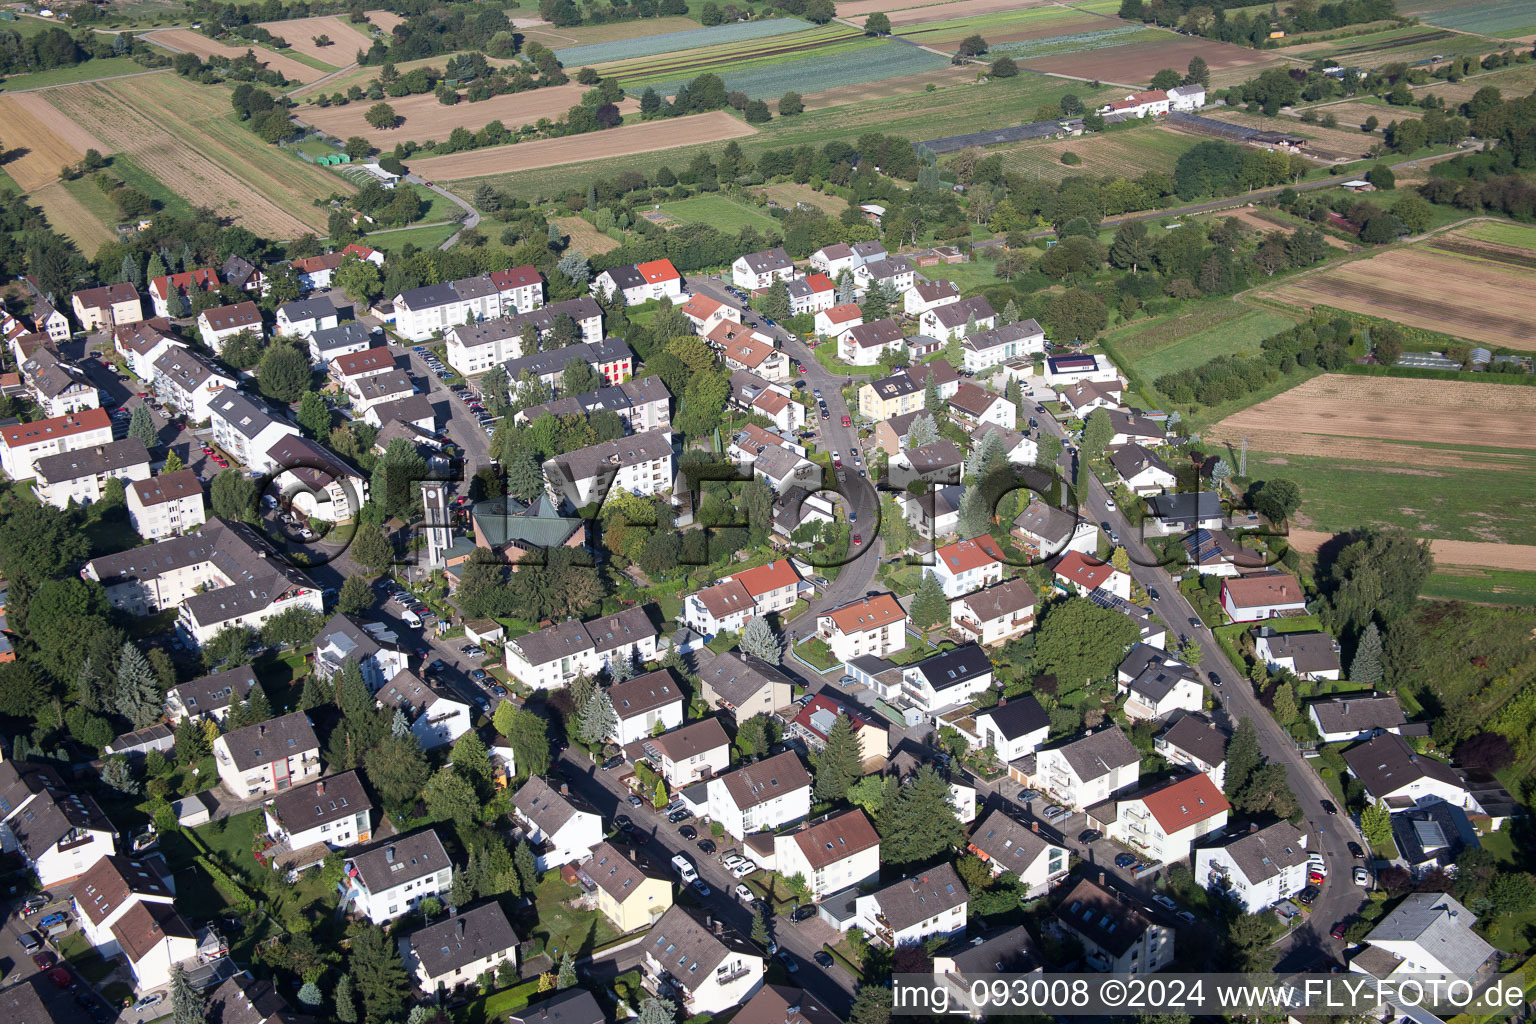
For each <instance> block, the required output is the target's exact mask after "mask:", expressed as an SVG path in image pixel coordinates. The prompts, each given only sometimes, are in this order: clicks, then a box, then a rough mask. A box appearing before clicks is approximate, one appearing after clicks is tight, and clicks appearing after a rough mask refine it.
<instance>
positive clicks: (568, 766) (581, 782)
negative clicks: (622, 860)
mask: <svg viewBox="0 0 1536 1024" xmlns="http://www.w3.org/2000/svg"><path fill="white" fill-rule="evenodd" d="M559 767H560V768H561V769H563V771H564V775H565V777H566V778H568V779H569V780H570V781H569V785H570V788H571V792H572V793H573V794H575V795H577V796H580V797H581V798H582V799H584V800H585V801H586V802H587V803H589V804H591V805H592V808H593V810H595V811H596V812H597V813H598V814H600V815H602V817H603V819H604V820H605V821H607V822H612V821H613V820H614V819H615V818H616V817H617V816H618V815H620V814H626V815H628V816H629V817H630V819H631V820H633V821H634V823H635V831H637V832H644V833H645V834H646V835H648V836H650V841H649V842H648V843H646V844H645V845H644V846H641V847H639V849H638V854H639V856H641V857H643V858H645V859H646V860H648V861H649V862H650V863H651V865H652V867H653V868H654V869H655V870H656V871H657V872H659V873H660V874H661V875H663V876H665V877H667V878H671V879H673V880H675V879H676V877H677V872H676V871H675V870H674V869H673V867H672V863H671V861H672V858H673V856H675V855H676V854H682V855H684V856H686V857H687V858H688V859H689V860H690V861H692V862H693V866H694V868H695V869H696V870H697V871H698V872H699V876H700V877H701V878H703V880H704V882H705V883H706V884H707V885H708V886H709V889H710V894H709V896H707V897H702V898H701V897H699V895H698V893H697V892H694V891H693V890H691V889H689V888H688V887H687V886H683V885H681V883H678V884H679V889H680V890H681V891H683V892H686V893H687V896H685V897H684V900H688V901H692V902H694V903H700V904H702V905H703V907H704V911H705V913H708V914H711V915H713V916H714V917H716V918H718V919H720V920H722V921H724V922H725V923H726V924H727V925H729V926H730V927H732V928H735V929H736V930H737V931H739V932H740V933H741V934H742V935H743V936H748V935H750V934H751V931H752V912H751V911H750V910H749V909H748V908H747V906H746V905H745V904H744V903H742V902H741V901H740V900H738V899H737V898H736V897H735V896H734V895H733V891H734V890H735V888H736V886H737V885H738V884H740V882H741V879H737V878H734V877H732V875H731V873H730V872H729V871H727V870H725V868H723V867H721V866H720V858H721V856H723V855H724V854H725V853H726V852H727V851H729V850H731V849H732V848H733V847H734V846H735V845H736V843H735V841H734V840H732V838H731V837H730V836H729V835H724V836H721V837H720V838H719V839H716V840H714V843H715V846H716V848H717V849H716V851H715V853H713V854H706V853H703V852H702V851H700V850H699V848H698V846H697V845H696V842H690V841H689V840H686V839H684V838H683V837H682V836H681V835H679V834H678V829H679V828H680V827H681V824H679V825H674V824H672V823H671V822H669V821H667V819H666V817H665V816H664V815H662V814H660V813H658V812H657V811H655V810H654V809H652V808H651V807H650V806H648V805H646V806H641V807H632V806H630V804H629V803H628V797H629V794H628V792H627V791H626V790H625V789H624V788H623V787H622V786H621V785H620V784H619V780H618V779H617V778H616V777H615V774H613V773H607V772H602V771H599V770H598V769H597V768H596V767H595V766H593V765H592V764H591V762H590V761H589V760H588V759H587V758H586V757H585V756H584V755H583V754H582V752H581V751H579V750H577V749H576V748H574V747H572V748H570V749H567V750H566V751H564V752H563V753H562V754H561V755H560V759H559ZM684 824H686V823H684ZM693 824H694V825H695V827H697V824H698V823H697V822H694V823H693ZM707 834H708V833H707V831H705V832H701V837H703V836H707ZM616 842H617V841H616ZM619 845H621V846H622V844H619ZM830 932H831V929H830V928H829V927H828V926H827V925H826V924H825V923H824V922H822V921H820V920H818V919H814V918H813V919H811V920H809V921H803V922H800V923H798V924H795V923H792V922H791V921H790V920H789V918H788V917H772V918H770V921H769V934H770V935H771V936H772V937H773V939H774V941H775V942H777V943H778V945H779V950H780V951H781V952H783V953H787V954H788V956H789V958H790V959H791V961H792V962H793V963H794V964H795V965H796V967H797V968H798V969H797V970H796V971H795V973H794V974H793V975H792V976H790V977H789V979H788V983H789V984H792V985H797V986H799V987H801V988H804V989H806V990H807V991H809V992H810V993H811V994H812V995H814V996H816V998H818V999H820V1000H822V1002H823V1005H825V1006H827V1007H828V1008H829V1009H831V1010H833V1011H834V1012H836V1013H838V1014H839V1015H840V1016H844V1017H846V1016H847V1011H848V1009H849V1007H850V1006H852V1004H853V992H854V978H853V976H852V975H851V974H849V973H848V971H847V970H846V969H845V968H844V967H842V966H841V965H834V966H833V967H829V968H824V967H818V966H816V964H815V963H814V962H813V961H812V960H811V956H812V954H814V953H815V952H816V951H817V950H818V949H820V948H821V947H822V944H823V943H824V942H825V940H826V938H827V937H828V935H829V933H830ZM768 970H769V973H770V975H772V974H773V973H775V972H778V973H781V974H782V972H783V971H784V967H783V965H782V963H779V962H778V959H777V958H776V957H770V958H769V961H768Z"/></svg>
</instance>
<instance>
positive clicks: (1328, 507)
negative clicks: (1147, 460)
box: [1248, 443, 1536, 544]
mask: <svg viewBox="0 0 1536 1024" xmlns="http://www.w3.org/2000/svg"><path fill="white" fill-rule="evenodd" d="M1393 447H1394V448H1397V449H1400V450H1401V452H1402V457H1401V458H1400V459H1393V460H1391V461H1390V462H1383V460H1382V459H1380V458H1369V459H1355V458H1350V457H1348V456H1347V455H1346V454H1344V453H1342V452H1341V454H1340V455H1339V456H1338V457H1334V458H1325V457H1321V456H1308V455H1290V454H1287V455H1271V454H1268V453H1264V452H1254V451H1250V452H1249V455H1248V469H1249V475H1250V476H1253V477H1255V478H1258V479H1262V478H1264V477H1265V476H1284V477H1289V478H1290V479H1292V480H1294V481H1296V483H1298V484H1299V485H1301V490H1302V503H1301V516H1302V518H1303V519H1304V520H1305V521H1304V522H1302V523H1299V524H1298V525H1301V526H1304V527H1305V528H1307V529H1313V530H1327V531H1331V532H1340V531H1343V530H1348V529H1351V528H1353V527H1356V526H1361V525H1364V524H1366V523H1379V524H1382V525H1389V526H1401V527H1403V528H1405V529H1407V530H1409V531H1411V532H1412V533H1414V534H1415V535H1417V536H1425V537H1440V538H1444V539H1446V540H1465V541H1489V540H1499V541H1502V542H1504V543H1506V544H1536V523H1533V522H1532V520H1531V518H1530V509H1531V507H1532V506H1533V503H1536V472H1532V468H1533V467H1532V465H1531V462H1530V459H1531V455H1530V453H1529V452H1513V451H1510V452H1505V451H1498V450H1488V449H1477V448H1462V449H1459V451H1460V452H1461V453H1462V461H1463V462H1464V463H1465V465H1461V466H1447V465H1441V464H1439V463H1440V461H1441V460H1440V459H1439V458H1437V456H1439V455H1440V452H1439V451H1438V450H1436V449H1438V448H1439V446H1437V445H1431V444H1423V445H1414V444H1407V443H1404V444H1400V445H1393Z"/></svg>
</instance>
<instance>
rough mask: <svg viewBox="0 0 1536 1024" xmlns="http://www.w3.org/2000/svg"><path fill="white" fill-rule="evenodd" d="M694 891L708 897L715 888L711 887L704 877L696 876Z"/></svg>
mask: <svg viewBox="0 0 1536 1024" xmlns="http://www.w3.org/2000/svg"><path fill="white" fill-rule="evenodd" d="M693 891H694V892H696V893H698V894H699V895H700V896H704V897H708V896H709V895H710V894H711V893H712V892H714V890H713V889H711V888H710V887H709V884H708V883H707V882H705V881H704V879H702V878H695V879H694V880H693Z"/></svg>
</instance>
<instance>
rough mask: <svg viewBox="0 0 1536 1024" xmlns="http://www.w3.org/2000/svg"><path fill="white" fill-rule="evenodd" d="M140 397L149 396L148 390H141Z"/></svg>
mask: <svg viewBox="0 0 1536 1024" xmlns="http://www.w3.org/2000/svg"><path fill="white" fill-rule="evenodd" d="M139 397H140V398H148V397H149V392H148V391H140V392H139Z"/></svg>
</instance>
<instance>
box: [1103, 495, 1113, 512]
mask: <svg viewBox="0 0 1536 1024" xmlns="http://www.w3.org/2000/svg"><path fill="white" fill-rule="evenodd" d="M1104 507H1105V508H1107V509H1108V510H1109V511H1111V512H1113V511H1114V510H1115V499H1114V498H1105V499H1104Z"/></svg>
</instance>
